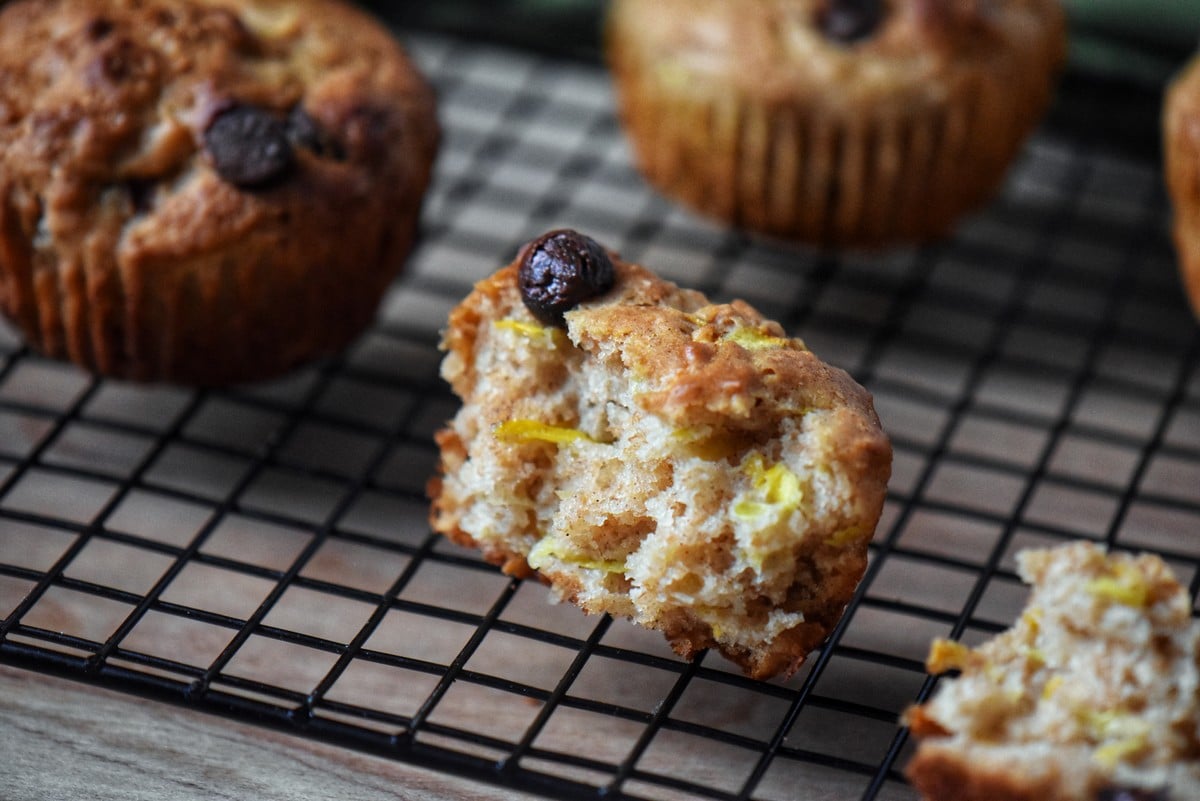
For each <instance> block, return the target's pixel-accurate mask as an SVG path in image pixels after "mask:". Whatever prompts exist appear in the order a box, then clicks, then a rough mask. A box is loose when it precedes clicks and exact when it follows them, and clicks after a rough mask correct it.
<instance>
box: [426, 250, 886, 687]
mask: <svg viewBox="0 0 1200 801" xmlns="http://www.w3.org/2000/svg"><path fill="white" fill-rule="evenodd" d="M612 259H613V266H614V272H615V275H616V282H615V285H614V287H613V288H612V289H611V290H610V291H608V292H607V293H606V294H604V295H602V296H601V297H599V298H596V299H594V300H591V301H588V302H585V303H583V304H580V305H579V306H578V307H577V308H575V309H574V310H571V311H568V312H567V313H566V315H565V318H566V329H565V331H564V330H561V329H552V328H545V327H543V326H542V325H540V324H539V323H537V322H536V321H535V320H534V318H533V317H532V316H531V315H530V313H529V312H528V310H526V309H525V307H524V305H523V304H522V302H521V300H520V296H519V291H518V289H517V283H516V274H517V269H518V263H516V262H514V264H511V265H509V266H508V267H505V268H503V269H501V270H499V271H497V272H496V273H495V274H494V275H492V276H491V277H489V278H487V279H485V280H483V281H481V282H480V283H479V284H477V285H476V287H475V290H474V291H473V292H472V293H471V294H470V295H469V296H468V297H467V298H466V299H465V300H464V301H463V303H461V304H460V305H459V306H458V307H457V308H455V309H454V310H453V311H452V312H451V314H450V320H449V327H448V328H447V330H446V332H445V334H444V337H443V347H444V348H445V350H446V351H447V355H446V359H445V361H444V362H443V366H442V375H443V376H444V377H445V378H446V379H447V380H448V381H449V382H450V384H451V387H452V388H453V389H454V391H455V392H456V394H458V395H459V396H460V397H461V398H462V400H463V407H462V409H461V410H460V411H459V413H458V414H457V415H456V416H455V419H454V420H453V421H451V423H450V424H449V425H448V426H447V428H446V429H445V430H443V431H441V432H440V433H439V434H438V435H437V442H438V445H439V448H440V452H441V456H440V463H439V467H438V473H439V475H438V476H437V477H436V478H434V479H433V480H431V481H430V482H429V485H428V493H429V496H430V498H431V501H432V503H431V511H430V521H431V525H432V527H433V528H434V529H435V530H437V531H440V532H442V533H444V534H445V535H446V536H448V537H449V538H450V539H452V540H453V541H455V542H457V543H460V544H463V545H467V546H469V547H478V548H479V549H480V550H481V552H482V553H483V555H484V558H485V559H487V560H489V561H491V562H493V563H495V564H497V565H500V566H501V567H502V569H503V570H504V571H505V572H506V573H509V574H511V575H516V576H522V577H526V576H528V575H530V574H533V573H534V572H535V570H536V574H537V575H538V576H539V577H540V578H541V579H542V580H543V581H545V582H547V583H548V584H550V585H551V587H552V588H553V589H554V590H555V592H556V593H557V594H558V595H559V597H561V598H563V599H565V600H568V601H571V602H574V603H576V604H578V605H579V606H581V607H582V608H583V609H584V610H585V611H587V612H590V613H608V614H613V615H617V616H623V617H630V618H632V619H634V620H635V621H636V622H638V623H640V624H642V625H645V626H648V627H651V628H655V629H658V630H660V631H662V633H663V634H664V636H665V637H666V638H667V640H668V641H669V642H670V643H671V645H672V647H673V648H674V649H675V650H676V652H678V653H679V654H681V655H682V656H684V657H685V658H690V657H692V656H694V655H695V654H696V653H698V652H699V651H701V650H703V649H707V648H716V649H718V650H720V651H721V653H722V654H723V655H725V656H726V657H728V658H729V659H731V660H732V661H734V662H735V663H737V664H738V665H740V666H741V667H742V668H743V669H744V670H745V672H746V673H747V674H748V675H751V676H753V677H755V678H764V679H765V678H769V677H771V676H775V675H779V674H785V675H786V674H790V673H791V672H793V671H795V670H796V669H797V668H798V667H799V665H800V664H801V663H802V662H803V660H804V658H805V656H806V655H807V654H808V653H809V652H810V651H812V649H813V648H815V647H817V646H818V645H819V644H820V642H821V641H822V640H823V639H824V638H825V637H826V636H827V635H828V633H829V632H830V630H831V629H832V628H833V627H834V626H835V625H836V623H837V621H838V620H839V619H840V617H841V615H842V612H843V610H844V608H845V605H846V603H847V602H848V601H849V599H850V598H851V596H852V595H853V593H854V590H855V588H856V586H857V583H858V581H859V579H860V578H861V576H862V573H863V571H864V569H865V566H866V546H867V541H868V540H869V539H870V534H871V532H872V531H873V530H874V527H875V525H876V523H877V521H878V519H879V515H880V512H881V510H882V506H883V500H884V494H885V491H886V485H887V480H888V475H889V472H890V462H891V449H890V445H889V444H888V441H887V438H886V436H885V435H884V434H883V432H882V430H881V429H880V426H879V421H878V418H877V417H876V416H875V412H874V409H873V408H872V405H871V400H870V396H869V395H868V394H867V392H866V391H865V390H864V389H863V388H862V387H860V386H858V385H857V384H855V383H854V382H853V381H852V380H851V379H850V378H849V376H847V375H846V374H845V373H844V372H842V371H839V370H836V369H835V368H832V367H829V366H828V365H825V364H823V363H821V362H820V361H819V360H818V359H817V358H816V357H815V356H813V354H812V353H810V352H809V351H808V350H807V349H806V348H805V347H804V345H803V343H802V342H800V341H799V340H795V339H791V338H789V337H787V336H786V335H785V333H784V331H783V330H782V328H780V327H779V326H778V324H776V323H773V322H770V321H768V320H765V319H764V318H763V317H762V316H761V315H760V314H759V313H758V312H757V311H755V310H754V309H752V308H751V307H749V306H748V305H746V304H744V303H741V302H734V303H732V304H726V305H712V304H709V303H708V302H707V301H706V299H705V298H704V297H703V296H701V295H699V294H698V293H695V292H691V291H688V290H683V289H680V288H678V287H676V286H675V285H673V284H671V283H669V282H666V281H663V280H661V279H659V278H657V277H656V276H654V275H653V274H651V273H650V272H648V271H647V270H645V269H643V268H642V267H639V266H638V265H635V264H631V263H628V262H625V261H623V260H622V259H620V258H619V257H618V256H616V254H613V255H612ZM513 426H515V427H516V430H517V432H518V433H517V434H516V435H513V434H511V433H504V432H505V431H506V430H508V431H509V432H511V430H512V427H513ZM540 427H549V431H550V434H549V435H548V436H549V437H550V438H548V439H547V438H544V437H545V436H546V434H545V431H544V430H543V429H542V428H540ZM530 428H532V429H533V430H534V432H535V433H534V434H532V435H531V436H528V437H524V436H522V435H521V433H520V432H521V431H527V430H530ZM555 437H557V438H558V439H555Z"/></svg>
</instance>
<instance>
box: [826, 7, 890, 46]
mask: <svg viewBox="0 0 1200 801" xmlns="http://www.w3.org/2000/svg"><path fill="white" fill-rule="evenodd" d="M882 19H883V0H827V2H826V3H824V4H823V5H822V6H821V7H820V10H819V11H818V12H817V24H818V25H819V26H820V28H821V30H822V32H824V34H825V35H826V36H828V37H829V38H830V39H833V40H834V41H836V42H841V43H843V44H851V43H853V42H857V41H858V40H859V39H865V38H866V37H868V36H870V35H871V34H872V33H874V31H875V29H876V28H878V27H879V23H880V21H881V20H882Z"/></svg>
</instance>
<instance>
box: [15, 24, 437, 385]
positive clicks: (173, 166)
mask: <svg viewBox="0 0 1200 801" xmlns="http://www.w3.org/2000/svg"><path fill="white" fill-rule="evenodd" d="M232 104H248V105H253V106H255V107H257V108H261V109H264V110H266V111H268V112H270V113H274V114H277V115H284V114H286V113H288V112H289V111H290V110H292V109H295V108H302V109H303V111H304V112H305V113H306V114H307V115H308V116H309V117H310V118H311V119H312V120H313V121H314V122H315V123H316V124H317V125H318V126H319V127H320V129H321V130H323V131H324V132H325V133H326V134H327V135H328V136H329V137H330V138H331V139H333V140H334V141H335V142H336V150H337V152H336V154H333V153H324V154H317V153H315V152H311V151H310V150H308V149H305V148H299V147H297V148H296V164H295V167H294V169H293V170H292V171H291V173H290V175H288V176H287V177H286V178H285V179H283V180H280V181H278V182H276V183H274V184H272V185H270V186H268V187H265V188H258V189H253V190H249V189H239V188H238V187H235V186H233V185H231V184H230V183H228V182H227V181H226V180H223V179H222V178H221V176H220V175H219V174H218V173H217V171H216V169H215V167H214V163H213V161H212V158H211V157H210V155H209V154H208V153H207V152H206V151H205V148H204V134H205V130H206V129H207V128H208V126H209V125H210V123H211V122H212V120H213V119H214V118H215V116H216V115H217V114H218V113H219V112H221V111H222V110H223V109H226V108H229V107H230V106H231V105H232ZM437 139H438V131H437V123H436V119H435V115H434V101H433V96H432V92H431V90H430V88H429V87H428V85H427V84H426V83H425V82H424V80H423V79H422V78H421V77H420V76H419V75H418V74H417V72H416V71H415V69H414V68H413V66H412V64H411V63H410V62H409V61H408V60H407V58H406V56H405V55H404V53H403V52H402V51H401V49H400V47H399V46H398V45H397V44H396V42H395V41H394V40H393V39H392V38H391V36H390V35H389V34H388V33H387V31H386V30H385V29H383V28H382V27H381V26H380V25H378V24H377V23H376V22H375V21H374V20H372V19H370V18H369V17H367V16H366V15H365V14H363V13H362V12H360V11H357V10H355V9H354V8H353V7H350V6H349V5H347V4H343V3H342V2H340V0H316V1H315V2H304V1H303V0H223V2H218V1H217V0H150V1H149V2H140V3H134V2H95V0H53V1H52V2H41V1H40V0H36V1H35V0H24V1H23V2H15V3H10V4H9V5H7V6H6V7H5V8H4V9H3V11H2V12H0V307H2V308H3V310H4V311H5V313H6V314H7V315H8V316H9V317H10V318H11V319H12V320H13V321H14V322H15V323H16V324H17V326H18V328H20V330H21V331H22V332H23V333H24V335H25V336H26V338H27V339H28V341H29V342H30V343H31V344H32V345H34V346H35V347H37V348H39V349H41V350H43V351H44V352H46V353H47V354H49V355H52V356H55V357H61V358H69V359H72V360H74V361H76V362H78V363H80V364H81V365H83V366H85V367H88V368H90V369H93V370H96V371H99V372H101V373H105V374H109V375H115V376H120V377H124V378H131V379H138V380H171V381H181V382H194V383H200V384H219V383H226V382H230V381H241V380H252V379H257V378H262V377H265V376H267V375H271V374H275V373H278V372H281V371H283V370H286V369H288V368H290V367H293V366H295V365H296V364H298V363H299V362H301V361H304V360H307V359H311V358H313V357H316V356H320V355H324V354H327V353H329V352H331V351H333V350H335V349H336V348H339V347H341V346H342V345H344V344H345V343H346V342H347V341H348V340H349V339H351V338H352V337H353V336H355V335H356V334H357V333H358V332H360V331H361V330H362V328H363V327H365V325H366V324H367V323H368V322H369V320H370V319H371V317H372V315H373V314H374V311H375V307H376V304H377V303H378V300H379V297H380V295H381V293H382V291H383V289H384V288H385V287H386V285H387V284H388V282H389V281H390V280H391V279H392V278H393V277H394V276H395V274H396V273H397V271H398V270H399V269H400V267H401V265H402V263H403V260H404V258H405V257H406V255H407V253H408V251H409V249H410V246H411V243H412V240H413V237H414V235H415V226H416V218H417V214H418V210H419V207H420V201H421V197H422V195H423V192H424V190H425V187H426V185H427V182H428V179H429V171H430V165H431V161H432V159H433V155H434V151H435V149H436V146H437Z"/></svg>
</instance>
